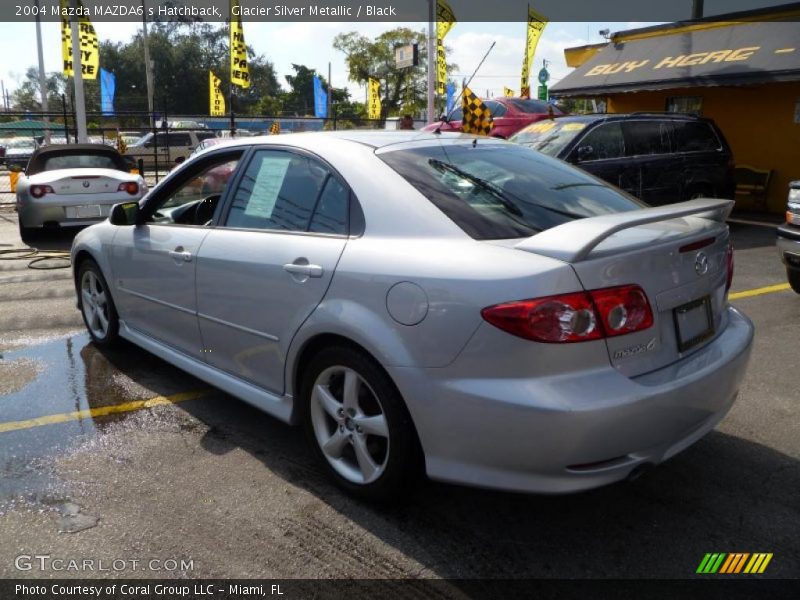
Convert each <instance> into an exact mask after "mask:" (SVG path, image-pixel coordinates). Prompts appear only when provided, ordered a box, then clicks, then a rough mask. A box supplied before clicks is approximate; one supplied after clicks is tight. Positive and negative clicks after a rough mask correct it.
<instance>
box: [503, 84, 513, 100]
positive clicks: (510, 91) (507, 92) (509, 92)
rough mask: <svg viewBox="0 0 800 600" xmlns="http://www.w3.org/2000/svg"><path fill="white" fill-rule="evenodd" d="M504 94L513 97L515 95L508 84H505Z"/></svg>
mask: <svg viewBox="0 0 800 600" xmlns="http://www.w3.org/2000/svg"><path fill="white" fill-rule="evenodd" d="M503 96H505V97H506V98H513V97H514V90H512V89H511V88H508V87H506V86H503Z"/></svg>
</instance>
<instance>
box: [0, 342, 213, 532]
mask: <svg viewBox="0 0 800 600" xmlns="http://www.w3.org/2000/svg"><path fill="white" fill-rule="evenodd" d="M203 387H206V386H205V385H204V384H202V383H201V382H199V381H198V380H197V379H195V378H193V377H191V376H190V375H188V374H186V373H184V372H183V371H180V370H179V369H176V368H175V367H172V366H171V365H169V364H167V363H165V362H164V361H162V360H160V359H158V358H156V357H155V356H153V355H152V354H149V353H148V352H145V351H144V350H141V349H139V348H137V347H135V346H133V345H130V344H127V343H122V344H120V346H119V347H118V348H114V349H113V350H100V349H98V348H97V347H96V346H94V344H91V343H90V340H89V336H88V335H87V334H84V333H82V334H78V335H69V336H66V337H62V338H59V339H55V340H50V341H47V342H46V343H43V344H39V345H35V346H30V347H27V348H24V349H19V350H13V351H11V352H3V353H2V354H0V424H2V423H10V422H15V421H25V420H28V419H34V418H37V417H42V416H47V415H55V414H62V413H70V412H73V411H81V410H86V409H91V408H97V407H101V406H109V405H116V404H123V403H126V402H130V401H132V400H141V399H147V398H152V397H154V396H159V395H161V396H169V395H171V394H175V393H178V392H185V391H188V390H194V389H200V388H203ZM145 412H147V411H145ZM169 414H170V413H169V411H159V412H158V414H157V415H155V414H152V415H148V416H147V417H143V416H142V415H139V414H138V413H136V412H130V413H119V414H116V415H114V416H106V417H99V418H97V419H93V418H91V417H88V418H84V419H80V420H76V421H67V422H64V423H57V424H51V425H43V426H38V427H32V428H28V429H21V430H16V431H6V432H3V431H0V515H2V514H3V513H4V512H6V511H7V510H10V509H13V508H28V509H29V510H38V511H42V510H61V509H60V508H59V507H61V506H62V505H63V504H64V502H65V501H66V500H67V499H68V498H67V495H66V490H65V486H64V484H63V482H61V481H60V480H59V479H58V477H57V476H56V468H55V467H56V465H55V462H56V459H57V458H58V457H59V456H63V455H65V454H67V453H69V452H71V451H74V450H76V449H78V448H80V447H86V446H91V444H92V443H93V441H94V440H95V439H96V438H97V436H98V434H100V433H104V432H105V431H106V430H110V429H111V428H114V427H117V428H118V427H120V426H124V424H125V422H126V421H129V420H130V421H132V426H133V427H136V428H141V427H142V426H143V425H144V426H145V427H147V428H152V427H155V428H158V427H167V428H175V427H179V426H180V425H179V424H177V423H169V422H167V421H169V420H170V419H172V420H175V417H170V416H169ZM159 420H161V421H164V422H163V423H159ZM61 519H62V521H64V523H66V524H64V523H62V526H63V527H65V528H66V529H65V530H68V529H69V528H78V529H80V528H86V527H88V526H91V525H90V524H89V521H87V520H86V518H85V515H80V516H76V515H71V516H70V515H62V517H61ZM89 520H91V519H89Z"/></svg>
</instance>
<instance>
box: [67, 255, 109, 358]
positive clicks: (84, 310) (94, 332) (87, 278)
mask: <svg viewBox="0 0 800 600" xmlns="http://www.w3.org/2000/svg"><path fill="white" fill-rule="evenodd" d="M77 289H78V309H79V310H80V311H81V316H82V317H83V323H84V325H86V330H87V331H88V332H89V335H90V336H91V338H92V341H93V342H94V343H95V344H96V345H97V346H100V347H109V346H112V345H113V344H114V343H116V342H117V340H118V339H119V316H118V315H117V309H116V307H115V306H114V299H113V298H112V297H111V291H110V290H109V288H108V284H107V283H106V279H105V277H103V273H102V272H101V270H100V267H99V266H98V265H97V263H96V262H94V261H93V260H92V259H86V260H84V261H83V262H82V263H81V264H80V267H78V279H77Z"/></svg>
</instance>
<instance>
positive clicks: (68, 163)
mask: <svg viewBox="0 0 800 600" xmlns="http://www.w3.org/2000/svg"><path fill="white" fill-rule="evenodd" d="M55 169H118V170H125V168H124V166H123V165H122V161H121V160H119V159H117V158H116V157H114V156H113V155H109V154H91V153H86V154H60V155H56V156H49V157H47V158H45V159H44V162H43V165H42V168H41V170H42V171H53V170H55Z"/></svg>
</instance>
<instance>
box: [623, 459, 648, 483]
mask: <svg viewBox="0 0 800 600" xmlns="http://www.w3.org/2000/svg"><path fill="white" fill-rule="evenodd" d="M653 467H655V465H654V464H653V463H650V462H646V463H642V464H640V465H636V466H635V467H634V468H633V469H632V470H631V472H630V473H628V477H627V478H626V481H629V482H630V481H636V480H637V479H639V478H640V477H641V476H642V475H644V474H645V473H647V472H648V471H650V470H651V469H653Z"/></svg>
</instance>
